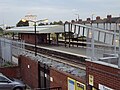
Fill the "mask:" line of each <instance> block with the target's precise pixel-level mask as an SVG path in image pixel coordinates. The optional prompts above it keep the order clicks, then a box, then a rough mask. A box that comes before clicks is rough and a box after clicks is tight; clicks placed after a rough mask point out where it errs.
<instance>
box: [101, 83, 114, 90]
mask: <svg viewBox="0 0 120 90" xmlns="http://www.w3.org/2000/svg"><path fill="white" fill-rule="evenodd" d="M99 89H100V90H114V89H112V88H109V87H107V86H104V85H102V84H99Z"/></svg>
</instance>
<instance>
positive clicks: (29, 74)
mask: <svg viewBox="0 0 120 90" xmlns="http://www.w3.org/2000/svg"><path fill="white" fill-rule="evenodd" d="M19 64H20V72H21V77H22V80H23V81H24V82H25V83H27V84H28V85H29V86H31V87H32V88H38V62H37V61H34V60H31V59H30V58H28V57H24V56H20V58H19ZM28 65H29V68H28Z"/></svg>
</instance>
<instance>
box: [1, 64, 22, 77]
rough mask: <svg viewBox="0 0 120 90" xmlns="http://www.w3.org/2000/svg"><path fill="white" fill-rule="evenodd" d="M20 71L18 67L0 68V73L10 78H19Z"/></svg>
mask: <svg viewBox="0 0 120 90" xmlns="http://www.w3.org/2000/svg"><path fill="white" fill-rule="evenodd" d="M19 71H20V69H19V67H18V66H13V67H4V68H2V67H1V68H0V73H3V74H4V75H6V76H8V77H11V78H18V79H19V78H20V72H19Z"/></svg>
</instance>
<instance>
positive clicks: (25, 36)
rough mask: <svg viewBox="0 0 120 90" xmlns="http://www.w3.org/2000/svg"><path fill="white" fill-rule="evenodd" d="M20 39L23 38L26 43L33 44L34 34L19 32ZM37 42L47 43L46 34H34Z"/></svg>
mask: <svg viewBox="0 0 120 90" xmlns="http://www.w3.org/2000/svg"><path fill="white" fill-rule="evenodd" d="M21 39H22V40H25V42H27V43H31V44H35V35H34V34H31V33H21ZM36 42H37V44H44V43H47V34H37V35H36Z"/></svg>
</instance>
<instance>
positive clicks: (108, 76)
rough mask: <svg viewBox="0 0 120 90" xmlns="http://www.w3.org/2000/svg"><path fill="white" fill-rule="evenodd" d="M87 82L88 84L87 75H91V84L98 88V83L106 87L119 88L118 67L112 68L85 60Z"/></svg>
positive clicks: (119, 72) (118, 89)
mask: <svg viewBox="0 0 120 90" xmlns="http://www.w3.org/2000/svg"><path fill="white" fill-rule="evenodd" d="M86 68H87V84H89V83H90V82H89V75H92V76H93V86H94V87H95V88H99V84H102V85H104V86H106V87H109V88H112V89H115V90H120V69H118V68H113V67H109V66H105V65H101V64H97V63H93V62H89V61H87V62H86Z"/></svg>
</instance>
